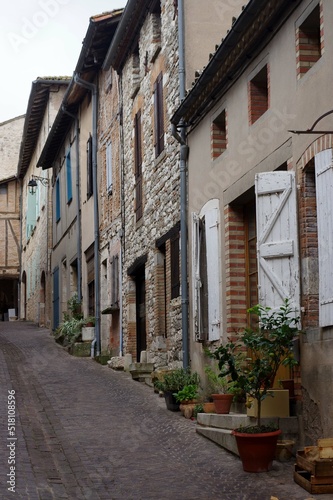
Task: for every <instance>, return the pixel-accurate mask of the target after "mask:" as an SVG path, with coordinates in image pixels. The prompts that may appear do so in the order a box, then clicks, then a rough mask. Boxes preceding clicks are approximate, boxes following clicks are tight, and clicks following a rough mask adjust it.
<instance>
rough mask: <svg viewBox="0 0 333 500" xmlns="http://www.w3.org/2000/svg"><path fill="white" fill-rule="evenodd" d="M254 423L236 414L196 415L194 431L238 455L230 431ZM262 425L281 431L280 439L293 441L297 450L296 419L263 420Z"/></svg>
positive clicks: (248, 418) (251, 419) (244, 416)
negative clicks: (274, 426) (274, 427)
mask: <svg viewBox="0 0 333 500" xmlns="http://www.w3.org/2000/svg"><path fill="white" fill-rule="evenodd" d="M255 423H256V419H255V418H253V417H248V416H247V415H243V414H238V413H229V414H228V415H218V414H216V413H198V415H197V426H196V431H197V433H198V434H201V435H202V436H205V437H207V438H208V439H210V440H211V441H214V442H215V443H216V444H218V445H219V446H222V447H223V448H225V449H226V450H229V451H231V452H232V453H235V454H236V455H238V450H237V444H236V440H235V438H234V436H232V434H231V431H232V429H236V428H238V427H245V426H247V425H255ZM262 423H263V424H274V425H276V426H278V427H279V428H280V429H281V431H282V434H281V439H292V440H294V441H295V449H297V446H298V435H299V434H298V433H299V429H298V418H297V417H284V418H277V417H276V418H264V419H262Z"/></svg>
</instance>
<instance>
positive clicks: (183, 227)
mask: <svg viewBox="0 0 333 500" xmlns="http://www.w3.org/2000/svg"><path fill="white" fill-rule="evenodd" d="M178 54H179V67H178V73H179V97H180V101H183V99H184V98H185V95H186V88H185V27H184V0H178ZM175 138H176V139H177V140H178V142H180V144H181V146H180V161H179V170H180V262H181V302H182V341H183V367H184V368H188V366H189V339H188V283H187V206H186V204H187V156H188V146H187V145H186V128H185V127H183V126H182V127H181V129H180V136H179V135H178V133H177V134H176V136H175ZM179 139H180V140H179Z"/></svg>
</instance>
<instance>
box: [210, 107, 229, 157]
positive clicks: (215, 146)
mask: <svg viewBox="0 0 333 500" xmlns="http://www.w3.org/2000/svg"><path fill="white" fill-rule="evenodd" d="M211 147H212V159H213V160H214V159H215V158H218V157H219V156H221V154H222V153H224V151H225V150H226V149H227V125H226V112H225V109H224V110H223V111H222V113H220V114H219V115H218V116H217V117H216V118H215V120H214V121H213V123H212V129H211Z"/></svg>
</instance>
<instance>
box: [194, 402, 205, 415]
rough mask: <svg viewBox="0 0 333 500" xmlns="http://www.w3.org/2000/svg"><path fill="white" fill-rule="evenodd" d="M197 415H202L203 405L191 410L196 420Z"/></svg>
mask: <svg viewBox="0 0 333 500" xmlns="http://www.w3.org/2000/svg"><path fill="white" fill-rule="evenodd" d="M198 413H204V407H203V404H197V405H195V407H194V410H193V417H194V418H197V415H198Z"/></svg>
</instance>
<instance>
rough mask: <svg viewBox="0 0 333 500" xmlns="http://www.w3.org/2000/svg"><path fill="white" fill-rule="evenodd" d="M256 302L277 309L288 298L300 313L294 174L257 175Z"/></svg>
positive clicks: (272, 173)
mask: <svg viewBox="0 0 333 500" xmlns="http://www.w3.org/2000/svg"><path fill="white" fill-rule="evenodd" d="M255 186H256V213H257V253H258V283H259V291H258V292H259V293H258V296H259V302H260V304H262V305H264V306H268V307H271V308H278V307H280V306H281V303H282V302H283V300H284V299H286V298H289V300H290V302H291V304H292V306H293V307H294V308H295V309H296V314H298V313H299V311H300V283H299V257H298V236H297V211H296V184H295V174H294V172H286V171H278V172H265V173H261V174H257V175H256V178H255Z"/></svg>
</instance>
